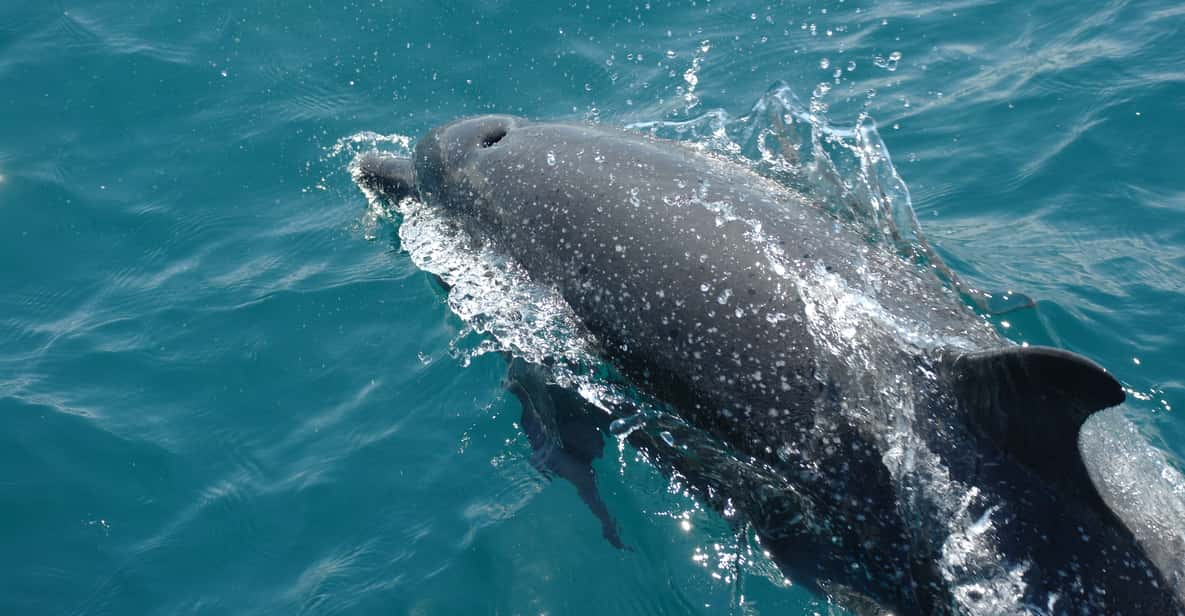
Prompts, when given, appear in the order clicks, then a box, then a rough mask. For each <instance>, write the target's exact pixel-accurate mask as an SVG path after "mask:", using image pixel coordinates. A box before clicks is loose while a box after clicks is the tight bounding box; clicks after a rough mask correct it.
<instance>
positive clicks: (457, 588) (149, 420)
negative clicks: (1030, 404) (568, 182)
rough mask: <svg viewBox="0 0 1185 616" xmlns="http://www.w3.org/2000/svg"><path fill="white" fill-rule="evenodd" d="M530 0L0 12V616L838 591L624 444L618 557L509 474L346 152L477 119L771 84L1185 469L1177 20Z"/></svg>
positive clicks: (560, 112) (492, 430)
mask: <svg viewBox="0 0 1185 616" xmlns="http://www.w3.org/2000/svg"><path fill="white" fill-rule="evenodd" d="M542 6H543V7H544V8H541V5H539V4H538V3H527V2H489V3H484V2H462V3H447V5H446V6H443V5H442V6H437V5H435V4H425V3H398V2H378V1H376V2H337V3H329V4H318V3H313V4H311V5H310V4H307V3H302V4H300V5H299V6H298V5H294V4H292V3H284V2H233V3H232V2H208V3H201V4H200V5H199V4H195V3H181V4H175V5H165V4H162V3H149V2H135V1H128V2H119V3H114V2H103V1H93V2H87V3H79V4H77V5H74V4H71V3H58V2H20V1H16V2H8V3H5V4H4V6H3V7H2V8H0V275H2V278H0V280H2V281H3V289H2V292H0V420H2V421H3V430H0V613H5V614H8V613H12V614H24V613H30V614H33V613H46V614H60V613H70V614H75V613H77V614H138V613H167V614H175V613H212V614H219V613H244V612H263V613H285V614H287V613H296V612H307V613H318V614H320V613H399V614H404V613H406V614H453V613H488V614H494V613H498V614H519V613H522V614H528V613H529V614H535V613H550V614H577V613H588V614H600V613H615V612H617V613H628V614H689V613H696V614H716V613H752V614H774V613H811V612H815V611H818V612H827V611H828V610H834V608H833V607H831V606H829V605H828V604H827V602H826V600H824V599H820V598H818V597H814V596H812V595H810V594H809V593H808V592H806V591H805V590H803V589H802V588H800V587H799V586H797V585H791V586H787V585H786V584H785V583H784V582H783V581H782V577H781V575H780V574H779V573H778V572H777V570H776V569H775V568H774V567H773V566H772V565H771V564H769V562H768V561H766V560H765V559H764V558H762V557H761V556H760V554H759V553H758V552H757V550H756V548H755V547H754V545H753V543H752V541H751V538H750V537H748V536H746V535H745V534H743V533H742V534H740V535H738V534H737V533H735V532H734V531H733V530H732V529H731V528H730V526H729V524H728V523H727V522H725V521H724V520H723V519H722V518H721V517H720V516H719V515H717V514H716V513H714V512H712V511H711V510H709V509H707V508H705V507H704V506H702V505H701V504H699V503H698V502H697V501H696V500H695V499H694V498H692V497H690V496H688V495H687V494H685V493H683V492H682V491H680V490H679V489H677V486H674V488H675V489H672V488H673V486H671V485H670V484H669V482H668V480H667V478H666V477H664V476H663V475H662V473H660V472H659V471H658V470H656V469H655V468H653V467H651V466H650V465H648V464H646V463H644V462H640V461H638V460H636V459H635V457H634V454H633V452H632V451H631V450H630V449H629V448H628V447H625V448H622V449H620V450H614V449H613V448H612V447H610V449H609V454H608V455H606V456H605V458H603V459H602V460H600V461H599V462H598V470H599V471H600V477H601V479H602V484H603V490H604V493H605V496H606V500H607V501H608V506H609V508H610V509H611V510H612V511H613V513H614V515H615V516H616V518H617V521H618V524H619V526H620V528H621V531H622V535H623V537H624V538H625V540H626V542H627V543H628V544H629V545H630V546H631V548H632V550H630V551H622V550H617V549H614V548H613V547H611V546H610V545H609V544H608V543H607V542H606V541H605V540H604V539H603V538H602V537H601V533H600V528H599V526H598V523H597V521H596V519H595V518H594V517H593V516H591V515H590V514H589V512H588V511H587V509H585V507H584V505H583V504H582V503H581V502H580V500H579V499H578V498H577V496H576V493H575V490H574V489H573V488H572V487H571V486H569V485H567V484H564V483H562V482H550V481H548V480H547V479H545V478H543V477H542V476H541V475H540V474H539V473H538V472H537V471H536V470H535V469H534V468H533V467H532V466H531V465H530V463H529V461H528V457H529V455H530V448H529V445H528V444H527V441H526V438H525V437H524V436H522V434H521V431H520V430H519V427H518V425H517V422H518V419H519V407H518V402H517V400H516V399H515V398H514V397H513V396H511V395H509V394H507V393H506V392H505V391H504V390H503V387H502V383H501V382H502V379H503V377H504V375H505V371H506V364H505V361H504V360H503V359H502V357H501V356H499V355H498V354H496V353H482V352H480V351H481V350H482V349H483V348H485V347H483V346H482V345H489V344H491V342H490V338H489V337H488V336H486V337H483V336H482V335H481V334H480V333H478V332H473V331H472V329H473V327H472V323H471V322H466V321H465V320H462V319H461V318H460V317H459V316H458V313H457V312H456V311H455V308H456V306H455V305H454V306H453V307H452V308H453V309H450V305H449V302H448V301H447V299H446V295H445V294H444V293H443V292H442V290H441V289H440V288H439V286H438V284H437V283H436V282H435V281H434V280H433V278H432V277H431V276H430V275H429V274H427V273H425V272H424V271H422V270H421V268H420V267H418V266H417V264H416V263H414V262H413V259H412V257H411V256H409V254H408V253H407V251H405V250H403V248H405V246H404V245H403V243H404V242H407V241H409V237H410V236H408V235H407V233H408V232H409V231H412V229H400V230H398V231H397V230H396V227H395V225H394V224H393V223H392V221H391V220H390V219H388V218H384V217H381V216H376V215H375V212H374V210H373V209H372V208H371V206H370V204H368V202H367V199H366V198H365V197H364V195H363V194H362V193H361V192H360V191H359V190H358V189H357V187H356V186H355V185H354V183H353V182H352V180H351V177H350V174H349V172H348V170H347V166H348V163H349V161H350V153H352V152H353V151H357V149H358V148H362V147H369V146H370V145H371V144H374V143H379V145H381V146H382V147H384V148H387V149H399V148H401V147H406V145H407V144H406V143H398V142H397V141H398V140H396V139H391V138H382V137H381V136H383V135H387V136H390V135H397V136H403V137H408V138H410V139H412V140H414V139H415V138H416V137H418V136H419V135H420V134H422V133H423V132H424V131H425V130H427V129H428V128H429V127H431V126H434V125H437V124H439V123H442V122H444V121H447V120H449V119H452V118H455V117H457V116H460V115H465V114H473V113H483V112H490V111H497V112H509V113H515V114H521V115H525V116H529V117H534V118H562V119H568V120H574V121H599V122H601V123H605V124H614V125H632V126H635V127H639V128H642V129H645V128H646V127H655V126H661V127H662V130H663V131H668V132H669V133H670V134H667V133H666V132H664V133H663V134H664V135H665V136H668V137H678V138H682V139H684V140H686V141H689V142H691V143H693V144H698V145H700V146H703V147H706V148H719V146H720V144H719V143H718V142H713V140H712V136H711V132H710V131H700V130H698V129H697V130H695V131H691V132H690V133H683V134H680V133H679V132H678V131H677V130H676V128H675V127H678V126H693V127H703V126H708V127H710V126H711V122H712V121H713V118H719V117H727V118H736V117H740V116H743V115H744V114H747V113H750V111H751V110H752V109H753V108H754V106H755V105H757V104H759V102H760V101H763V100H766V97H767V93H768V92H770V88H771V84H774V83H782V84H785V86H786V88H788V90H789V91H791V92H794V93H797V97H798V99H799V100H800V101H801V104H802V105H803V108H804V109H805V110H807V111H808V112H810V113H813V114H814V115H815V117H817V118H819V120H820V122H821V123H823V124H826V125H828V126H832V127H836V130H841V129H843V128H844V127H853V126H857V125H860V124H861V123H864V122H869V121H871V120H875V126H876V128H877V131H878V132H879V136H880V138H881V139H883V141H884V144H885V146H886V147H887V152H888V153H889V154H890V155H891V157H892V162H893V163H894V166H893V167H892V168H894V169H895V171H896V173H897V174H899V176H900V178H901V179H902V180H903V181H904V186H903V187H902V189H904V188H905V187H908V191H909V193H910V194H911V195H912V207H913V211H914V212H915V213H916V216H917V219H918V221H919V224H920V229H921V231H922V232H923V233H924V234H925V237H926V238H928V239H929V241H930V242H931V243H932V244H933V245H934V247H935V249H936V250H937V251H938V254H940V255H941V257H942V258H944V259H945V260H946V261H947V262H948V263H949V264H950V265H951V267H952V268H953V270H954V271H955V273H956V274H957V275H958V276H959V277H961V279H962V280H963V281H964V282H965V283H967V284H968V285H971V286H973V287H976V288H982V289H985V290H989V291H1002V290H1014V291H1017V292H1020V293H1023V294H1024V295H1026V296H1028V297H1030V298H1032V299H1033V300H1035V302H1036V307H1035V308H1034V309H1030V310H1021V311H1016V312H1012V313H1009V314H1006V315H1001V316H997V317H994V321H995V322H996V324H997V326H998V327H999V328H1000V330H1001V331H1003V332H1004V333H1005V334H1006V335H1007V336H1008V337H1010V338H1012V339H1013V340H1016V341H1018V342H1022V341H1023V342H1030V343H1033V344H1052V345H1056V346H1061V347H1065V348H1068V349H1071V350H1074V351H1077V352H1079V353H1083V354H1085V355H1087V356H1090V357H1092V358H1093V359H1095V360H1097V361H1099V362H1100V363H1102V364H1103V365H1104V366H1106V367H1107V368H1108V369H1109V370H1111V371H1112V372H1113V373H1114V374H1115V375H1116V376H1117V377H1118V378H1119V379H1120V380H1121V381H1122V382H1123V383H1124V385H1125V386H1126V387H1127V388H1128V391H1129V398H1128V402H1127V403H1126V404H1125V405H1124V406H1123V408H1122V410H1121V411H1120V412H1122V413H1123V414H1124V415H1125V416H1126V417H1128V418H1129V419H1130V420H1132V422H1134V424H1135V425H1136V426H1137V427H1138V428H1139V429H1140V431H1141V432H1142V433H1143V435H1144V436H1145V437H1146V438H1147V439H1148V440H1149V441H1150V442H1152V443H1154V444H1156V445H1157V446H1159V447H1161V448H1162V449H1164V450H1165V451H1166V452H1168V454H1169V456H1170V458H1171V460H1172V463H1174V464H1176V465H1178V466H1180V465H1181V462H1180V461H1181V460H1182V456H1185V420H1182V419H1181V418H1180V416H1179V415H1180V413H1181V412H1182V410H1185V360H1182V359H1181V357H1182V349H1183V348H1185V320H1183V319H1182V318H1181V316H1180V315H1181V314H1183V313H1185V295H1183V293H1185V176H1183V175H1182V172H1181V170H1182V168H1183V165H1185V145H1183V144H1185V123H1183V122H1182V121H1181V118H1182V117H1185V10H1182V9H1181V8H1180V7H1179V6H1178V5H1177V4H1175V3H1172V2H1169V1H1167V0H1148V1H1142V2H1107V3H1088V4H1083V3H1076V2H1065V1H1062V2H1038V3H1022V2H1011V3H1005V2H996V3H992V2H938V3H933V2H877V3H874V2H865V1H853V0H846V1H840V0H833V1H827V2H814V3H806V2H788V3H768V2H762V3H741V2H705V1H703V0H699V1H697V2H671V3H667V2H650V3H644V2H637V3H626V4H611V5H607V4H605V3H589V4H586V3H583V2H577V3H560V4H557V5H548V4H546V3H545V4H544V5H542ZM866 117H867V118H871V120H865V118H866ZM655 123H660V124H655ZM681 123H682V124H681ZM367 131H373V133H374V134H370V135H368V134H366V132H367ZM392 141H396V142H395V143H392ZM411 240H414V237H412V238H411ZM420 265H422V264H420ZM482 331H489V330H482ZM1155 471H1156V469H1155V467H1152V468H1149V469H1147V471H1146V472H1149V473H1152V472H1155Z"/></svg>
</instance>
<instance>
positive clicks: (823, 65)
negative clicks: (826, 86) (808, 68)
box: [819, 58, 831, 70]
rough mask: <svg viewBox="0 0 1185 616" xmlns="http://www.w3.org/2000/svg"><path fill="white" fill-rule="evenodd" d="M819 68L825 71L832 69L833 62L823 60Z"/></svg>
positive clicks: (820, 61)
mask: <svg viewBox="0 0 1185 616" xmlns="http://www.w3.org/2000/svg"><path fill="white" fill-rule="evenodd" d="M819 68H821V69H823V70H827V69H829V68H831V60H829V59H827V58H823V59H822V60H819Z"/></svg>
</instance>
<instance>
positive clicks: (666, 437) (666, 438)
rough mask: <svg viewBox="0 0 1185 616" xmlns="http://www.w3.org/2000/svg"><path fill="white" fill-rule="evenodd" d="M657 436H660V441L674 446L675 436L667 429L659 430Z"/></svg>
mask: <svg viewBox="0 0 1185 616" xmlns="http://www.w3.org/2000/svg"><path fill="white" fill-rule="evenodd" d="M659 436H660V437H662V442H664V443H666V444H667V445H668V446H670V447H674V446H675V436H674V435H672V434H671V433H670V432H668V431H667V430H663V431H662V432H660V433H659Z"/></svg>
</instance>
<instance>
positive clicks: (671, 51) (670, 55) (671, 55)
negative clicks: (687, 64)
mask: <svg viewBox="0 0 1185 616" xmlns="http://www.w3.org/2000/svg"><path fill="white" fill-rule="evenodd" d="M677 55H679V54H677V53H675V50H674V49H668V50H667V58H671V59H673V58H674V57H675V56H677Z"/></svg>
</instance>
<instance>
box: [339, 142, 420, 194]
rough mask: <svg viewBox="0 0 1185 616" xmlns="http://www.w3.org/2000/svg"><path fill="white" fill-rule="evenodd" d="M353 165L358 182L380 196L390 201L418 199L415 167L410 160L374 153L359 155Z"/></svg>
mask: <svg viewBox="0 0 1185 616" xmlns="http://www.w3.org/2000/svg"><path fill="white" fill-rule="evenodd" d="M355 164H356V167H355V169H356V171H355V176H356V178H357V179H358V181H359V182H360V183H361V184H363V185H364V186H367V187H369V188H371V189H373V190H375V191H377V192H378V193H379V194H381V195H382V196H384V197H386V198H388V199H390V200H392V201H399V200H400V199H403V198H404V197H412V198H419V193H417V192H416V179H415V167H414V166H413V165H412V161H411V159H410V158H403V157H400V156H395V155H394V154H388V153H386V152H377V151H376V152H367V153H365V154H361V155H359V156H358V158H357V159H356V163H355Z"/></svg>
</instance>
